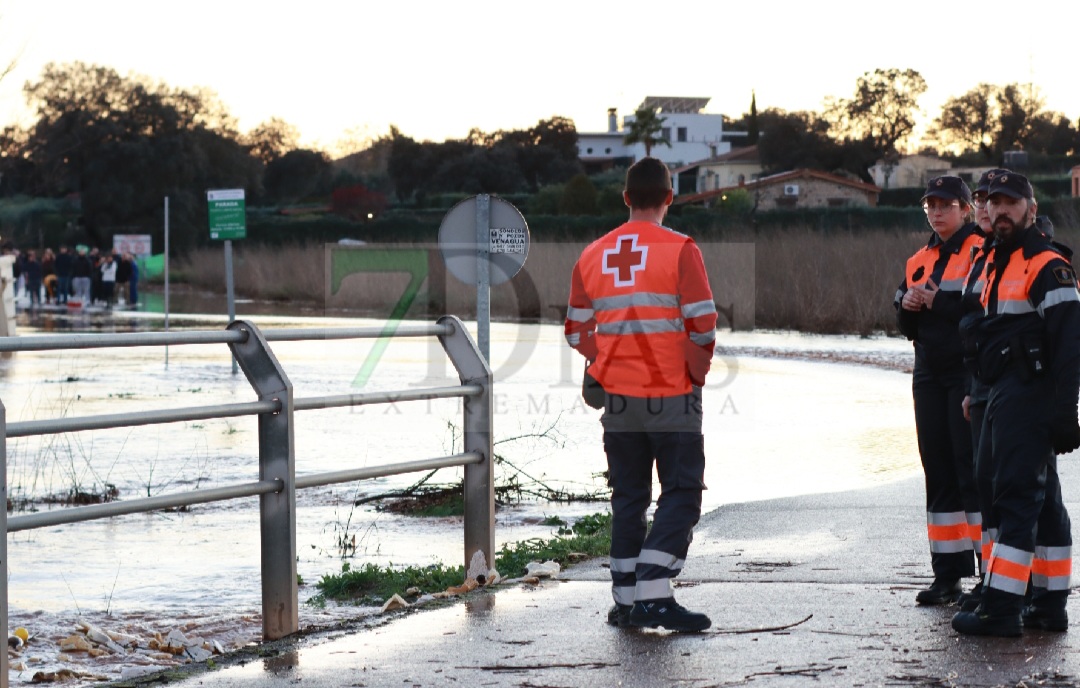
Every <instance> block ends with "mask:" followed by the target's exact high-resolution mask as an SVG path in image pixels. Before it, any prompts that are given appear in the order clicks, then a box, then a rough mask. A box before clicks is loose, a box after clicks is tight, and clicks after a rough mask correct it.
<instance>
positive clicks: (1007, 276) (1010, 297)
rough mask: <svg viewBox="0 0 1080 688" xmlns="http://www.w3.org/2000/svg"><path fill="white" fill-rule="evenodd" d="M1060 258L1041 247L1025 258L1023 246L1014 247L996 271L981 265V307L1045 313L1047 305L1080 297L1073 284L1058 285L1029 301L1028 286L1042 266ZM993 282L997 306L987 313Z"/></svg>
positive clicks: (1013, 312)
mask: <svg viewBox="0 0 1080 688" xmlns="http://www.w3.org/2000/svg"><path fill="white" fill-rule="evenodd" d="M992 259H993V256H991V258H990V259H987V266H989V265H990V264H991V262H992ZM1055 259H1061V256H1060V255H1059V254H1057V253H1055V252H1054V251H1042V252H1041V253H1038V254H1036V255H1034V256H1032V257H1031V258H1030V259H1025V258H1024V253H1023V249H1017V250H1016V251H1015V252H1014V253H1013V254H1012V256H1011V257H1010V259H1009V264H1008V265H1006V266H1005V269H1004V270H1003V271H1002V272H1001V273H999V274H995V275H989V274H987V270H988V268H986V269H984V273H983V277H984V279H986V280H987V284H986V285H985V286H984V288H983V291H982V293H981V294H980V296H979V301H980V303H982V305H983V311H984V312H985V313H986V314H987V315H995V314H1001V315H1026V314H1028V313H1038V314H1039V315H1040V316H1042V315H1044V314H1045V312H1046V309H1047V308H1050V307H1052V306H1056V305H1058V304H1061V303H1067V302H1069V301H1080V292H1077V290H1076V285H1075V284H1072V285H1068V286H1066V285H1061V286H1060V287H1059V288H1057V289H1051V290H1050V291H1048V292H1046V295H1045V296H1044V297H1043V300H1042V302H1041V303H1038V304H1033V303H1032V302H1031V286H1032V284H1034V282H1035V278H1036V277H1038V276H1039V273H1040V272H1042V269H1043V268H1044V267H1046V265H1047V263H1049V262H1050V261H1052V260H1055ZM993 283H996V284H997V310H996V311H995V313H990V312H989V310H988V307H989V304H990V292H991V291H992V290H993V289H992V285H993Z"/></svg>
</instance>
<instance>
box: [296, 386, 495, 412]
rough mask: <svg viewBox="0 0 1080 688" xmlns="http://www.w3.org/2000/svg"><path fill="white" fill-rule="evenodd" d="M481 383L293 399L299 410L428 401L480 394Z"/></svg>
mask: <svg viewBox="0 0 1080 688" xmlns="http://www.w3.org/2000/svg"><path fill="white" fill-rule="evenodd" d="M482 391H483V389H482V388H481V387H480V385H461V386H459V387H430V388H427V389H417V390H404V391H394V392H362V393H360V394H337V395H333V396H326V397H303V398H300V399H294V400H293V408H294V409H296V410H297V411H312V410H316V409H328V408H338V407H341V406H366V405H368V404H396V403H397V402H399V401H427V400H430V399H453V398H455V397H472V396H476V395H477V394H480V393H481V392H482Z"/></svg>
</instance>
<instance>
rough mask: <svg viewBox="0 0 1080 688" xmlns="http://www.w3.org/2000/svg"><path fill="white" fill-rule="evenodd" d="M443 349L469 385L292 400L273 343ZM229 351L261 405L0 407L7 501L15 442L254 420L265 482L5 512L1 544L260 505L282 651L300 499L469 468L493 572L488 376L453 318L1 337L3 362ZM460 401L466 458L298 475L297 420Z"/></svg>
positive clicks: (470, 521) (470, 552) (470, 549)
mask: <svg viewBox="0 0 1080 688" xmlns="http://www.w3.org/2000/svg"><path fill="white" fill-rule="evenodd" d="M387 336H391V337H431V336H434V337H438V339H439V343H440V344H442V347H443V349H444V350H445V351H446V353H447V356H448V357H449V358H450V361H451V363H453V365H454V368H455V369H457V372H458V377H459V378H460V380H461V385H460V386H456V387H434V388H427V389H411V390H402V391H391V392H368V393H360V394H344V395H334V396H323V397H310V398H300V399H294V398H293V387H292V383H291V381H290V380H289V378H288V376H287V375H286V374H285V371H284V370H283V369H282V367H281V365H280V363H278V360H277V358H276V357H275V356H274V353H273V351H272V350H271V349H270V346H269V344H268V342H271V341H305V340H331V339H361V338H381V337H387ZM180 344H228V345H229V348H230V349H231V350H232V354H233V357H234V358H235V359H236V361H237V362H238V363H239V365H240V368H241V369H242V370H243V372H244V374H245V375H246V376H247V379H248V382H250V383H251V386H252V387H253V388H254V390H255V394H256V396H257V397H258V400H257V401H249V402H240V403H234V404H219V405H214V406H201V407H187V408H176V409H165V410H155V411H140V412H131V413H116V414H107V415H97V416H83V417H76V418H53V419H45V420H34V421H24V422H16V423H8V422H7V413H6V409H5V407H4V404H3V401H2V400H0V496H3V497H4V501H5V503H6V501H7V438H9V437H26V436H30V435H46V434H57V433H66V432H78V431H81V430H96V429H103V428H120V427H131V426H137V425H150V424H157V423H174V422H178V421H187V420H204V419H207V418H225V417H234V416H244V415H256V416H258V418H259V431H258V437H259V480H258V481H256V482H250V483H241V484H235V485H227V486H224V487H219V488H214V489H205V490H191V491H186V492H178V493H174V494H167V495H159V496H157V497H147V498H143V499H133V500H126V501H123V502H110V503H106V504H94V505H90V506H81V507H72V508H69V509H62V510H57V511H50V512H47V513H35V514H27V515H22V516H13V517H11V518H8V516H7V510H6V509H4V510H0V526H2V528H0V532H5V533H13V532H17V531H21V530H30V529H33V528H45V527H48V526H55V525H62V524H66V523H78V522H81V521H89V520H94V519H100V518H108V517H110V516H119V515H123V514H131V513H140V512H147V511H156V510H158V509H166V508H175V507H179V506H185V505H191V504H204V503H207V502H216V501H222V500H227V499H237V498H241V497H253V496H258V497H259V518H260V524H261V547H262V616H263V637H264V638H266V639H267V640H276V639H278V638H282V637H284V636H287V635H290V634H292V633H295V632H297V631H298V630H299V600H298V591H297V582H296V490H298V489H304V488H309V487H318V486H322V485H330V484H334V483H343V482H352V481H355V480H365V479H368V478H375V477H381V476H387V475H397V474H401V473H412V472H416V471H425V470H433V469H436V468H446V467H451V466H463V467H464V468H465V479H464V492H465V519H464V530H465V567H466V569H468V567H469V565H470V563H471V562H472V561H473V560H474V558H475V557H476V555H477V553H478V552H479V553H480V554H481V555H482V556H483V558H484V561H486V562H487V564H488V566H489V567H490V566H492V565H494V562H495V558H494V553H495V483H494V470H493V462H492V460H491V457H492V434H491V430H492V410H493V402H492V399H493V396H492V374H491V368H490V367H489V366H488V364H487V362H486V361H485V360H484V359H483V357H482V356H481V355H480V351H479V350H478V349H477V346H476V343H475V342H474V341H473V340H472V338H471V337H470V336H469V333H468V332H467V331H466V329H465V327H464V325H463V324H462V323H461V321H460V320H458V319H457V318H456V317H454V316H444V317H442V318H440V319H439V320H438V322H436V323H434V324H426V325H401V326H399V327H398V328H396V329H395V330H394V331H393V332H392V333H390V334H388V333H387V331H386V329H385V328H382V327H370V328H336V329H280V330H267V331H265V332H263V331H260V330H259V329H258V328H257V327H256V326H255V325H254V324H252V323H250V322H248V321H244V320H236V321H234V322H232V323H230V324H229V325H228V326H227V327H226V329H225V330H224V331H216V330H215V331H209V330H197V331H180V332H144V333H131V334H69V335H51V336H50V335H39V336H28V337H0V352H16V351H53V350H72V349H90V348H118V347H137V346H170V345H180ZM455 397H461V398H462V399H463V400H464V402H463V406H464V422H463V428H464V435H463V440H464V447H463V449H464V451H462V452H461V453H459V454H453V455H451V456H443V457H436V458H428V459H418V460H414V461H409V462H403V463H396V464H389V465H383V466H369V467H365V468H357V469H352V470H342V471H334V472H328V473H316V474H310V475H303V476H297V475H296V456H295V446H294V424H293V414H294V412H295V411H306V410H315V409H327V408H336V407H345V406H362V405H367V404H385V403H396V402H399V401H419V400H427V399H444V398H455ZM7 581H8V556H7V537H6V535H5V537H4V538H3V539H2V540H0V638H4V639H6V638H7V635H8V618H7V617H8V588H7ZM7 686H8V658H7V653H6V652H0V688H7Z"/></svg>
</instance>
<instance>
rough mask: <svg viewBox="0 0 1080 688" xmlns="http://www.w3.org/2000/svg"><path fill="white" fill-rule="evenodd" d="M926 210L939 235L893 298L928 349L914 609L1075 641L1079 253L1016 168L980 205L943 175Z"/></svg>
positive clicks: (983, 181) (918, 370) (981, 195)
mask: <svg viewBox="0 0 1080 688" xmlns="http://www.w3.org/2000/svg"><path fill="white" fill-rule="evenodd" d="M922 203H923V209H924V210H925V212H926V217H927V220H928V222H929V223H930V226H931V227H932V228H933V234H932V235H931V237H930V240H929V242H927V244H926V246H924V247H922V248H920V249H919V250H918V251H917V252H916V253H915V254H914V255H913V256H911V257H910V258H909V259H908V261H907V265H906V268H905V273H904V279H903V281H902V282H901V284H900V288H899V289H898V290H897V292H896V296H895V299H894V304H895V306H896V313H897V324H898V326H899V329H900V331H901V332H902V333H903V334H904V335H906V336H907V337H908V339H910V340H912V341H913V342H914V347H915V366H914V370H913V373H912V392H913V396H914V402H915V426H916V431H917V435H918V443H919V453H920V456H921V458H922V465H923V469H924V474H925V479H926V520H927V532H928V536H929V541H930V561H931V567H932V569H933V572H934V580H933V583H932V584H931V585H930V586H929V587H928V588H927V589H925V590H921V591H920V592H919V593H918V594H917V595H916V601H917V602H918V603H919V604H927V605H938V604H954V603H955V604H957V605H958V606H959V611H958V612H957V613H956V615H955V616H954V617H953V620H952V625H953V628H954V629H956V630H957V631H958V632H960V633H965V634H970V635H993V636H1007V637H1009V636H1019V635H1021V633H1022V631H1023V629H1025V628H1036V629H1041V630H1048V631H1065V630H1067V629H1068V614H1067V612H1066V608H1065V607H1066V601H1067V598H1068V594H1069V582H1070V575H1071V569H1072V535H1071V529H1070V522H1069V515H1068V512H1067V511H1066V509H1065V506H1064V504H1063V502H1062V496H1061V485H1060V482H1059V480H1058V474H1057V458H1056V457H1057V455H1059V454H1065V453H1068V452H1071V451H1073V450H1075V449H1077V448H1078V447H1080V422H1078V420H1077V401H1078V394H1080V292H1078V291H1077V281H1076V273H1075V272H1074V270H1073V267H1072V265H1071V263H1070V257H1071V255H1072V252H1071V251H1070V250H1069V249H1068V248H1067V247H1065V246H1063V245H1062V244H1060V243H1057V242H1055V241H1054V236H1053V225H1052V224H1051V223H1050V222H1049V220H1048V219H1047V218H1045V217H1041V216H1039V215H1038V202H1037V201H1036V199H1035V194H1034V190H1033V189H1032V186H1031V184H1030V182H1029V181H1028V179H1027V178H1026V177H1024V176H1023V175H1020V174H1017V173H1015V172H1012V171H1010V170H1006V169H992V170H988V171H987V172H985V173H984V174H983V175H982V177H981V178H980V179H979V181H978V184H977V185H976V187H975V191H974V193H972V191H971V190H970V189H969V187H968V186H967V184H966V183H965V182H964V181H963V180H962V179H960V178H959V177H954V176H943V177H936V178H934V179H931V180H930V182H929V183H928V185H927V187H926V192H925V194H924V195H923V198H922ZM976 574H977V575H978V576H979V580H978V582H977V583H976V585H975V586H974V587H973V588H972V589H971V590H969V591H967V592H965V591H964V590H963V588H962V585H961V580H962V579H963V578H966V577H970V576H975V575H976Z"/></svg>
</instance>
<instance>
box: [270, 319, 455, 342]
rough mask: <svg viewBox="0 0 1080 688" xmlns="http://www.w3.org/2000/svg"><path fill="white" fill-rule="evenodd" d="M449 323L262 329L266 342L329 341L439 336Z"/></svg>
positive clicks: (446, 333) (443, 332)
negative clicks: (388, 326) (391, 328)
mask: <svg viewBox="0 0 1080 688" xmlns="http://www.w3.org/2000/svg"><path fill="white" fill-rule="evenodd" d="M450 327H451V326H449V325H445V324H443V325H440V324H437V323H427V324H423V325H420V324H415V325H414V324H399V325H398V326H397V327H396V328H394V330H393V332H387V331H386V328H385V327H384V326H380V327H341V328H316V327H312V328H302V327H294V328H281V329H270V330H263V331H262V334H263V337H264V338H265V339H266V341H268V342H299V341H329V340H334V339H376V338H382V337H441V336H445V335H448V334H450Z"/></svg>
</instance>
